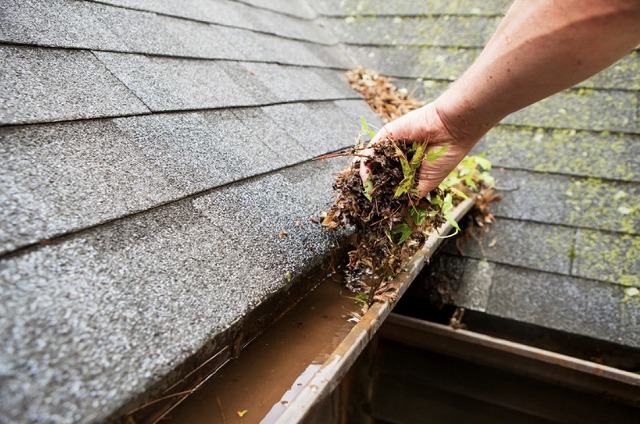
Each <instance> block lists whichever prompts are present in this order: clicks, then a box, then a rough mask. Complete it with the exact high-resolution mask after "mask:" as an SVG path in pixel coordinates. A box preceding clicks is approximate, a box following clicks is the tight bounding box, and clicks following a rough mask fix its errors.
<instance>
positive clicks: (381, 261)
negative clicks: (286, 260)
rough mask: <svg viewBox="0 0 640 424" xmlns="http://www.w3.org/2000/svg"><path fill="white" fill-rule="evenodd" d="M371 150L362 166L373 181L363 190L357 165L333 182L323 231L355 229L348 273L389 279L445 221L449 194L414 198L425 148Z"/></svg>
mask: <svg viewBox="0 0 640 424" xmlns="http://www.w3.org/2000/svg"><path fill="white" fill-rule="evenodd" d="M372 148H373V154H372V155H371V157H370V158H369V159H368V161H367V162H368V165H369V167H370V169H371V172H372V176H371V178H370V179H369V180H368V181H367V182H366V183H365V184H363V183H362V180H361V178H360V174H359V172H358V163H354V164H353V165H351V166H349V167H348V168H347V169H345V170H344V171H342V172H340V173H339V174H338V175H337V176H336V179H335V182H334V184H333V188H334V190H335V193H336V199H335V203H334V204H333V205H332V206H331V207H330V208H329V210H328V211H327V212H326V216H325V218H324V221H323V225H324V226H326V227H327V228H329V229H336V228H339V227H342V226H346V225H349V226H352V227H354V228H355V238H356V240H354V243H353V250H351V251H350V252H349V265H348V267H349V269H351V270H359V271H363V272H367V273H375V274H377V275H379V276H381V277H383V278H391V277H393V276H394V275H396V274H397V273H398V272H399V270H400V268H401V266H402V263H403V262H404V260H405V259H407V258H408V257H409V256H411V255H412V254H413V253H415V251H416V250H417V249H419V248H420V247H421V246H422V244H423V243H424V241H425V239H426V233H427V232H428V231H430V230H431V229H433V228H436V227H438V226H439V225H440V224H441V223H443V222H444V221H445V217H444V213H443V209H444V208H445V203H447V202H448V203H451V200H452V194H451V193H450V192H446V193H445V192H440V190H437V192H438V193H437V195H436V196H433V197H432V201H431V202H430V201H428V200H427V199H419V198H417V196H416V189H415V186H416V173H417V170H418V168H419V166H420V163H421V161H422V160H423V159H424V158H425V145H416V144H413V145H405V144H403V143H397V142H396V141H394V140H391V139H385V140H382V141H380V142H378V143H376V144H375V145H374V146H372ZM440 154H441V153H440ZM432 156H433V158H436V156H437V155H432ZM434 199H438V201H434Z"/></svg>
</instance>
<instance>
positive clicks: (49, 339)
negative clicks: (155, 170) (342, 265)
mask: <svg viewBox="0 0 640 424" xmlns="http://www.w3.org/2000/svg"><path fill="white" fill-rule="evenodd" d="M334 165H336V164H334ZM334 165H332V164H330V163H328V162H313V163H310V164H307V165H304V166H301V167H297V168H293V169H289V170H287V171H284V172H283V173H280V174H277V175H272V176H269V177H266V178H261V179H256V180H252V181H250V182H246V183H244V184H238V185H234V186H229V187H227V188H225V189H222V190H219V191H216V192H213V193H210V194H207V195H205V196H202V197H200V198H198V199H195V200H191V199H187V200H184V201H181V202H178V203H176V204H172V205H168V206H165V207H162V208H158V209H155V210H152V211H150V212H147V213H143V214H140V215H137V216H135V217H131V218H128V219H124V220H119V221H117V222H114V223H112V224H110V225H108V226H106V227H101V228H99V229H94V230H91V231H87V232H85V233H82V234H79V235H76V236H74V237H71V238H69V239H66V240H64V241H60V242H58V243H53V244H51V245H49V246H43V247H39V248H38V249H35V250H30V251H27V252H22V253H21V254H19V255H16V256H13V257H11V258H5V259H3V261H2V263H1V264H0V279H1V280H2V282H3V290H2V293H1V295H0V296H1V297H2V302H0V310H1V313H0V332H1V335H2V340H3V343H2V345H1V346H0V360H1V362H2V363H3V374H4V375H3V384H2V385H0V410H2V411H3V414H4V416H5V418H6V419H8V420H10V421H24V420H27V421H39V420H42V421H64V422H72V421H76V422H77V421H94V420H96V421H101V420H104V419H105V418H106V417H108V416H109V415H110V414H111V413H113V412H114V410H115V409H116V408H118V407H120V406H122V405H124V404H125V403H127V402H129V401H130V400H131V399H132V398H133V397H135V396H136V395H139V394H141V393H143V392H144V391H145V390H147V389H149V388H150V386H151V385H152V384H153V383H154V382H158V381H161V380H164V381H168V379H167V376H168V375H169V374H170V373H171V372H172V370H174V369H175V368H176V367H177V366H178V365H180V364H181V363H182V361H184V360H186V359H187V358H188V357H189V355H191V354H193V353H195V352H196V351H198V350H201V349H202V347H203V346H209V352H210V353H213V352H214V351H215V348H216V347H217V348H220V347H221V346H220V345H219V344H217V343H219V340H220V339H221V337H222V336H223V335H224V333H225V331H227V330H229V328H230V327H231V326H232V325H236V324H237V323H238V322H241V320H242V318H243V316H245V315H246V313H247V311H248V310H249V309H251V308H254V307H255V306H256V305H258V304H259V303H261V302H263V301H264V300H265V299H266V298H268V297H270V296H272V295H274V294H275V293H276V292H278V290H282V289H283V288H284V287H285V286H286V285H287V282H286V280H287V279H286V278H285V275H286V273H287V272H291V273H292V274H293V275H298V274H299V273H301V272H302V271H304V270H305V269H307V268H308V266H309V265H310V263H311V262H312V261H318V260H320V259H321V257H322V256H323V255H324V254H326V253H327V252H328V249H330V247H331V245H332V243H333V241H332V240H331V238H330V237H328V236H327V235H326V234H324V233H323V231H322V230H321V228H320V227H319V226H317V225H315V224H311V223H310V222H309V220H308V216H309V215H310V214H316V213H317V210H318V209H319V208H323V207H324V205H325V202H328V201H329V200H330V196H331V194H330V184H329V181H328V179H329V178H330V177H329V176H330V174H331V172H332V170H333V169H336V168H335V167H334ZM343 165H344V164H340V166H343ZM318 176H321V178H318ZM282 230H287V231H288V233H289V234H288V236H287V237H285V238H284V239H281V238H280V237H278V233H279V232H280V231H282ZM247 252H251V254H248V253H247ZM141 299H144V301H141ZM80 388H81V389H80ZM42 393H46V394H47V396H46V398H45V397H42V395H41V394H42Z"/></svg>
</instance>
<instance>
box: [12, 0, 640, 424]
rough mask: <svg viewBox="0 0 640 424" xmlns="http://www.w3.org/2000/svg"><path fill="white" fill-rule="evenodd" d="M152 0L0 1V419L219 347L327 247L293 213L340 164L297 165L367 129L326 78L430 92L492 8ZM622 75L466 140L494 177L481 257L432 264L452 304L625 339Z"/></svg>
mask: <svg viewBox="0 0 640 424" xmlns="http://www.w3.org/2000/svg"><path fill="white" fill-rule="evenodd" d="M174 3H175V2H174ZM174 3H171V2H163V1H160V0H144V1H131V0H112V1H107V0H104V1H64V0H51V1H48V2H39V1H21V0H20V1H19V0H8V1H5V2H4V4H3V11H2V13H1V14H0V55H1V57H2V63H3V65H4V66H3V72H2V73H1V74H0V92H1V93H2V95H1V98H2V102H1V103H0V138H1V139H2V142H1V143H0V158H1V160H0V167H1V172H0V199H1V200H2V205H3V207H2V209H1V211H0V223H1V224H0V255H1V256H0V282H1V286H0V297H1V301H0V334H1V335H2V340H3V344H2V347H1V348H0V375H2V379H1V383H0V411H2V415H3V416H5V417H6V419H8V420H10V421H22V420H25V419H26V420H28V421H39V420H41V421H51V422H71V421H101V420H105V419H108V418H112V417H114V416H117V415H118V414H120V413H122V412H124V411H126V410H127V409H128V408H131V407H132V406H135V405H139V404H140V403H143V402H144V401H145V400H148V399H149V397H150V396H152V395H153V393H157V392H158V391H161V390H162V389H164V388H166V387H167V386H168V385H170V384H172V383H173V382H175V381H176V380H178V379H180V378H181V377H183V376H184V372H185V368H184V367H183V365H184V364H186V363H188V361H191V360H202V359H203V358H206V357H208V356H210V355H211V354H212V353H215V352H217V351H218V350H219V349H221V348H223V347H224V346H228V345H229V344H233V343H234V339H236V340H238V339H241V338H240V336H239V335H238V334H239V332H240V329H241V328H242V325H243V320H245V319H246V317H247V316H248V315H249V313H250V312H251V311H253V310H255V309H256V308H257V307H258V306H260V305H264V304H266V303H267V302H268V301H269V300H270V299H274V298H277V297H279V296H285V295H287V293H288V290H290V289H291V286H292V284H293V282H295V278H296V277H297V276H299V275H302V274H304V273H305V272H306V271H308V270H309V269H310V268H311V267H313V266H314V265H315V264H317V263H319V262H320V261H322V260H323V258H324V257H326V255H328V254H329V252H331V250H332V248H333V247H334V245H335V240H334V239H332V238H330V237H328V236H327V235H326V234H325V233H323V232H322V230H321V229H320V228H319V227H318V226H317V225H315V224H313V223H311V222H310V221H309V216H310V215H314V214H317V213H318V212H319V211H321V210H323V209H324V208H325V206H326V204H327V203H328V202H329V201H330V200H331V198H332V193H331V182H332V176H331V174H332V172H334V171H336V170H338V169H341V168H342V167H343V166H344V164H345V162H344V161H341V160H332V161H320V162H315V161H311V160H310V159H311V158H313V157H315V156H317V155H320V154H323V153H327V152H330V151H334V150H336V149H340V148H343V147H348V146H351V145H352V143H353V140H354V137H355V136H356V135H357V134H356V133H357V130H358V128H359V117H360V116H364V117H365V118H366V119H367V121H369V122H371V123H373V124H374V125H379V124H380V121H379V120H378V119H377V118H376V117H375V116H373V114H372V112H371V111H370V110H369V109H368V108H367V106H366V104H365V103H364V102H363V101H362V100H361V99H360V97H359V95H358V94H357V93H355V92H354V91H352V90H351V89H350V88H349V87H348V85H347V83H346V80H345V78H344V71H345V70H347V69H350V68H352V67H354V66H357V65H364V66H367V67H370V68H372V69H375V70H377V71H378V72H380V73H383V74H387V75H393V76H396V77H398V78H399V81H400V83H402V84H405V85H406V86H407V87H408V88H409V89H411V90H413V89H415V90H416V93H417V94H418V95H421V96H423V98H425V99H429V98H432V97H433V96H434V95H436V94H437V93H438V92H439V91H440V90H442V89H443V88H444V87H445V86H446V84H448V82H450V81H451V80H453V79H454V78H455V77H456V76H457V75H459V74H460V72H462V70H463V69H464V67H465V66H467V65H468V64H469V63H470V61H471V60H473V58H474V57H475V55H477V54H478V52H479V50H480V48H481V46H482V45H483V43H484V41H485V40H486V39H487V38H488V36H489V35H490V33H491V32H492V30H493V28H495V26H496V24H497V22H498V21H499V19H500V15H501V14H502V13H503V11H504V10H505V8H506V5H507V3H508V2H506V1H491V2H483V3H482V5H477V4H476V3H477V2H467V1H463V2H454V3H451V2H444V1H432V2H430V4H429V5H427V6H425V4H424V2H417V1H415V0H414V1H409V0H406V1H402V2H394V4H393V10H391V9H390V8H391V6H390V5H389V4H387V3H388V2H387V3H380V4H377V3H375V2H370V3H369V2H363V1H349V0H340V1H339V0H332V1H326V0H325V1H319V2H313V3H311V2H309V3H307V2H305V1H303V0H295V1H286V2H285V1H269V2H266V1H257V0H245V1H230V0H217V1H213V0H191V1H188V2H180V4H179V5H177V3H175V4H174ZM425 8H426V9H425ZM637 69H638V52H637V51H635V52H632V53H631V54H630V55H628V56H627V57H626V58H624V59H623V60H622V61H620V62H619V63H618V64H617V65H615V66H613V67H612V68H610V69H609V70H607V71H605V72H603V73H602V74H601V75H599V76H596V77H594V78H592V79H590V80H589V81H587V82H586V83H584V84H581V85H580V86H579V87H577V88H575V89H571V90H568V91H567V92H564V93H561V94H559V95H557V96H554V97H553V98H552V99H549V100H547V101H545V102H542V103H540V104H538V105H536V106H533V107H531V108H528V109H527V110H524V111H522V112H519V113H517V114H515V115H513V116H511V117H509V118H507V119H506V120H505V121H504V122H503V124H502V125H500V126H499V127H498V128H497V129H495V130H494V131H492V132H490V133H489V134H488V135H487V136H486V137H485V139H484V140H483V142H482V143H481V145H480V146H478V149H479V150H486V151H487V152H488V156H489V158H490V159H491V160H492V161H493V163H494V164H495V165H496V166H497V167H498V169H499V171H498V172H496V176H497V177H498V181H499V182H498V184H499V185H500V186H501V187H502V188H516V187H517V190H505V192H504V195H505V197H504V200H503V201H501V202H499V203H497V204H495V206H494V210H495V213H496V215H497V223H496V224H495V225H494V227H493V229H492V230H491V232H489V233H488V234H487V235H486V236H485V239H483V248H480V247H478V246H477V245H473V244H469V245H468V248H467V249H466V250H465V256H464V257H458V256H457V255H456V254H455V252H453V251H452V250H449V251H448V252H445V254H443V255H441V258H442V259H441V260H440V261H438V264H440V266H442V267H444V268H445V269H447V270H453V271H456V272H457V273H458V274H459V275H460V284H461V290H460V293H459V296H458V303H459V304H460V305H464V306H467V307H470V308H474V309H477V310H482V311H486V312H488V313H492V314H496V315H500V316H505V317H509V318H515V319H518V320H522V321H525V322H531V323H535V324H540V325H544V326H548V327H551V328H557V329H563V330H568V331H572V332H576V333H579V334H584V335H589V336H593V337H596V338H601V339H605V340H611V341H615V342H619V343H624V344H627V345H630V346H635V347H640V332H639V331H638V329H637V322H638V321H639V319H640V307H639V306H638V298H637V297H635V298H629V296H626V297H625V289H626V288H628V287H631V286H634V287H638V286H640V283H638V280H637V278H638V275H639V272H638V270H639V268H640V264H639V262H638V257H640V255H638V246H639V243H638V240H639V238H638V231H639V229H640V220H639V219H638V213H640V212H639V211H640V207H639V205H638V181H639V178H640V176H639V175H638V169H640V166H638V165H639V163H638V160H639V159H638V154H637V153H638V150H639V149H640V140H639V137H640V136H639V133H640V120H639V119H638V110H639V108H640V106H639V103H640V101H639V100H638V90H639V88H640V76H639V74H638V72H637ZM587 159H588V160H587ZM549 187H553V190H548V188H549ZM282 231H285V232H286V233H287V235H286V237H282V234H283V233H282ZM494 240H495V241H494ZM292 279H293V281H291V280H292Z"/></svg>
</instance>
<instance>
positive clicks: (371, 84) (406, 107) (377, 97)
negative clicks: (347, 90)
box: [347, 67, 424, 122]
mask: <svg viewBox="0 0 640 424" xmlns="http://www.w3.org/2000/svg"><path fill="white" fill-rule="evenodd" d="M347 80H348V81H349V84H350V85H351V87H352V88H353V89H355V90H356V91H357V92H359V93H360V94H362V96H363V97H364V99H365V100H366V101H367V103H368V104H369V107H370V108H371V109H373V110H374V111H375V112H376V113H377V114H378V116H380V117H381V118H382V119H383V120H384V121H386V122H389V121H393V120H394V119H396V118H399V117H400V116H402V115H404V114H406V113H408V112H411V111H412V110H414V109H418V108H419V107H421V106H423V105H424V103H422V102H419V101H417V100H415V99H413V98H411V97H410V96H409V95H408V93H407V92H406V90H403V89H399V88H397V87H395V86H394V85H393V84H392V83H391V79H390V78H389V77H385V76H381V75H378V74H376V73H375V72H373V71H371V70H369V69H365V68H362V67H360V68H356V69H353V70H351V71H349V72H347Z"/></svg>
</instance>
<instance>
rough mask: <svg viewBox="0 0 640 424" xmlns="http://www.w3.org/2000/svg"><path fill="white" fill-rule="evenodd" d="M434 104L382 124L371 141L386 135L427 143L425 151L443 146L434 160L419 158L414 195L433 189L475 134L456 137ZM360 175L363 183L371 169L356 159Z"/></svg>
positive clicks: (461, 156) (462, 155) (466, 150)
mask: <svg viewBox="0 0 640 424" xmlns="http://www.w3.org/2000/svg"><path fill="white" fill-rule="evenodd" d="M449 128H452V126H451V125H447V124H446V123H445V120H444V119H443V115H442V114H441V113H439V111H438V109H437V107H436V105H435V104H434V103H429V104H427V105H425V106H423V107H421V108H420V109H416V110H414V111H412V112H409V113H407V114H406V115H403V116H401V117H400V118H398V119H396V120H394V121H391V122H389V123H388V124H386V125H385V126H384V127H382V129H381V130H380V131H378V133H377V134H376V135H375V137H374V138H373V139H372V140H371V144H373V143H376V142H378V141H379V140H382V139H384V138H390V139H392V140H395V141H397V142H402V143H413V142H417V143H427V146H428V147H427V151H429V150H434V149H439V148H441V147H443V146H444V147H446V148H447V149H446V151H445V152H444V154H443V155H442V156H440V157H439V158H438V159H436V160H435V161H434V162H429V161H427V160H423V161H422V164H421V165H420V169H419V170H418V185H417V189H418V195H419V197H424V196H426V195H427V194H428V193H429V192H430V191H431V190H434V189H435V188H437V187H438V186H439V185H440V183H441V182H442V180H444V179H445V178H446V177H447V175H449V173H450V172H451V171H453V169H454V168H455V167H456V166H457V165H458V164H459V163H460V161H462V159H464V157H465V156H466V155H467V154H468V153H469V151H470V150H471V148H472V147H473V145H474V144H475V143H476V142H477V141H478V139H479V137H469V136H464V137H463V136H456V135H454V134H453V132H452V131H451V130H450V129H449ZM372 152H373V151H372V149H365V150H363V151H362V152H361V155H362V156H367V155H370V154H371V153H372ZM360 177H361V178H362V181H363V183H364V182H366V181H367V180H368V179H369V178H370V177H371V170H370V168H369V167H368V166H367V161H366V159H363V160H361V161H360Z"/></svg>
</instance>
